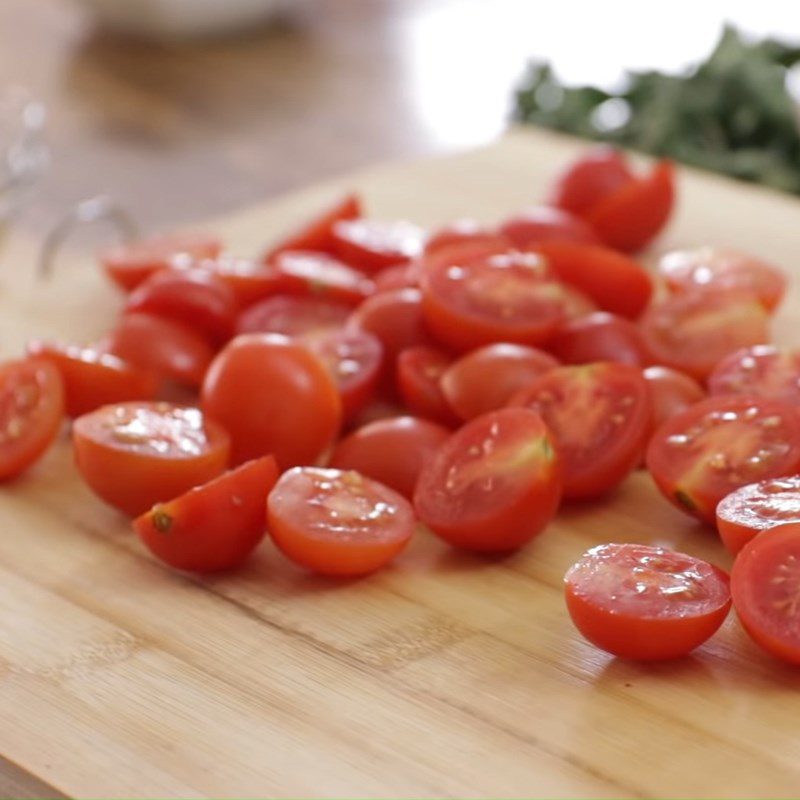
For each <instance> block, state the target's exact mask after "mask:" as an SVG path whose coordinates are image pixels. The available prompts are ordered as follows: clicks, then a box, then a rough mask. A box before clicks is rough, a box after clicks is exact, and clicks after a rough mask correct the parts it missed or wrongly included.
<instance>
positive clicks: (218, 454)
mask: <svg viewBox="0 0 800 800" xmlns="http://www.w3.org/2000/svg"><path fill="white" fill-rule="evenodd" d="M72 437H73V444H74V447H75V462H76V464H77V465H78V469H79V471H80V473H81V475H82V476H83V479H84V480H85V481H86V483H87V484H88V485H89V488H90V489H92V491H93V492H94V493H95V494H96V495H97V496H98V497H100V498H101V499H103V500H105V502H106V503H108V504H109V505H112V506H114V507H115V508H118V509H119V510H120V511H122V512H123V513H125V514H128V515H130V516H132V517H136V516H138V515H139V514H143V513H144V512H145V511H146V510H147V509H149V508H150V507H151V506H154V505H155V504H156V503H159V502H162V501H166V500H170V499H171V498H173V497H177V496H178V495H180V494H183V493H184V492H188V491H189V489H191V488H192V487H194V486H197V485H199V484H201V483H206V482H207V481H210V480H211V479H212V478H216V477H217V476H218V475H220V474H221V473H222V472H223V471H224V470H225V468H226V467H227V465H228V455H229V453H230V437H229V436H228V434H227V433H226V432H225V430H224V429H223V428H222V427H221V426H220V425H218V424H217V423H216V422H214V420H211V419H208V418H207V417H204V416H203V413H202V412H201V411H200V410H199V409H197V408H190V407H188V406H176V405H173V404H171V403H141V402H133V403H119V404H117V405H111V406H103V407H102V408H99V409H97V410H96V411H92V412H91V413H90V414H84V415H83V416H82V417H78V419H76V420H75V424H74V425H73V426H72Z"/></svg>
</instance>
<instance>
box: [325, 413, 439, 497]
mask: <svg viewBox="0 0 800 800" xmlns="http://www.w3.org/2000/svg"><path fill="white" fill-rule="evenodd" d="M450 433H451V431H450V430H449V429H448V428H445V427H444V426H443V425H438V424H437V423H435V422H431V421H430V420H427V419H421V418H419V417H392V418H390V419H379V420H375V421H374V422H370V423H368V424H366V425H363V426H362V427H360V428H358V430H356V431H354V432H353V433H351V434H350V435H349V436H346V437H345V438H344V439H342V440H341V441H340V442H339V443H338V444H337V445H336V447H335V448H334V450H333V453H332V455H331V459H330V463H329V466H331V467H333V468H335V469H341V470H355V471H356V472H360V473H361V474H362V475H366V476H367V477H368V478H372V479H373V480H376V481H378V482H379V483H382V484H384V485H386V486H388V487H390V488H391V489H394V490H395V491H396V492H399V493H400V494H402V495H403V496H404V497H406V498H408V499H409V500H411V499H412V498H413V496H414V487H415V486H416V484H417V478H418V477H419V473H420V472H421V471H422V468H423V466H424V465H425V464H427V463H428V461H430V459H431V458H432V457H433V454H434V453H435V452H436V451H437V450H438V449H439V447H441V445H442V444H444V442H445V441H446V440H447V439H448V438H449V436H450Z"/></svg>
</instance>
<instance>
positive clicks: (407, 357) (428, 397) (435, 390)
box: [396, 345, 459, 427]
mask: <svg viewBox="0 0 800 800" xmlns="http://www.w3.org/2000/svg"><path fill="white" fill-rule="evenodd" d="M452 361H453V359H452V358H451V357H450V356H449V355H448V354H447V353H444V352H442V351H441V350H437V349H436V348H434V347H425V346H424V345H421V346H418V347H408V348H406V349H405V350H403V351H402V352H401V353H400V355H399V356H398V357H397V375H396V382H397V387H398V389H399V391H400V396H401V397H402V398H403V402H404V403H405V405H406V407H407V408H408V410H409V411H411V412H412V414H415V415H417V416H419V417H425V418H426V419H432V420H434V421H436V422H440V423H441V424H442V425H448V426H450V427H454V426H455V425H457V424H458V422H459V420H458V417H456V416H455V414H453V409H452V408H451V407H450V405H449V403H448V402H447V400H446V398H445V396H444V394H442V389H441V387H440V385H439V379H440V378H441V376H442V375H443V373H444V372H445V370H447V368H448V367H449V366H450V364H451V363H452Z"/></svg>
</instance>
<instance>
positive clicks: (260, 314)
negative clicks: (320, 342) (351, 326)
mask: <svg viewBox="0 0 800 800" xmlns="http://www.w3.org/2000/svg"><path fill="white" fill-rule="evenodd" d="M351 311H352V309H351V308H350V306H348V305H347V304H345V303H338V302H335V301H333V300H328V299H327V298H324V297H310V296H309V297H294V296H289V295H282V294H281V295H276V296H275V297H268V298H266V300H261V301H260V302H258V303H256V304H255V305H252V306H250V308H248V309H246V310H245V311H243V312H242V313H241V314H240V315H239V318H238V320H237V321H236V332H237V333H240V334H241V333H280V334H283V335H284V336H305V335H306V334H319V333H322V332H326V331H330V330H334V329H336V328H341V327H342V325H344V323H345V322H346V321H347V319H348V318H349V316H350V312H351Z"/></svg>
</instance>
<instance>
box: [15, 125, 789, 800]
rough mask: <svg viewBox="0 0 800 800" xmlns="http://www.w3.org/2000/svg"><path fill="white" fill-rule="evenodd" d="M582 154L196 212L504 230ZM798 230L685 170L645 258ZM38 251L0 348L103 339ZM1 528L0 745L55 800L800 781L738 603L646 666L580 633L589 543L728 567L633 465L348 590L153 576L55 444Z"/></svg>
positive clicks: (758, 787)
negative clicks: (41, 267) (537, 533)
mask: <svg viewBox="0 0 800 800" xmlns="http://www.w3.org/2000/svg"><path fill="white" fill-rule="evenodd" d="M580 146H581V145H579V144H577V143H575V142H572V141H570V140H567V139H562V138H557V137H554V136H552V135H547V134H543V133H532V132H528V131H525V132H514V133H512V134H510V135H509V136H508V137H506V138H505V139H504V140H502V141H501V142H500V143H498V144H497V145H494V146H492V147H489V148H487V149H484V150H480V151H476V152H472V153H468V154H464V155H459V156H454V157H448V158H444V159H438V160H432V161H424V162H417V163H411V164H398V165H393V166H388V167H380V168H376V169H372V170H369V171H367V172H363V173H360V174H355V175H352V176H350V177H349V178H347V179H344V180H340V181H335V182H332V183H329V184H326V185H322V186H319V187H316V188H313V189H310V190H307V191H305V192H302V193H300V194H295V195H292V196H289V197H287V198H285V199H283V200H281V201H279V202H276V203H271V204H267V205H261V206H258V207H254V208H251V209H249V210H245V211H242V212H241V213H237V214H235V215H233V216H231V217H228V218H225V219H220V220H217V221H215V222H213V223H209V224H210V226H211V227H212V228H215V229H217V230H219V231H220V232H221V233H223V234H224V235H225V236H226V237H227V238H228V240H229V242H230V243H231V247H232V248H233V249H234V250H236V251H238V252H242V253H248V252H253V251H255V250H257V249H260V248H261V247H263V245H264V244H265V243H266V241H267V240H268V239H269V238H270V237H271V236H274V235H276V234H277V233H278V232H279V231H281V230H282V229H283V228H284V227H285V226H287V225H290V224H291V223H293V222H295V221H297V220H299V219H302V218H303V217H304V216H305V215H307V214H309V213H310V212H312V211H313V210H314V209H315V208H317V207H319V206H321V205H323V204H324V203H325V202H327V201H328V200H330V199H331V198H333V197H335V196H336V195H337V194H338V193H339V192H341V191H343V190H344V189H347V188H357V189H358V190H360V191H363V192H364V194H365V197H366V199H367V205H368V207H369V208H370V209H372V210H373V211H374V213H375V214H376V215H378V216H387V217H394V216H404V217H407V218H410V219H412V220H414V221H417V222H419V223H422V224H426V225H433V224H436V223H439V222H442V221H444V220H447V219H449V218H452V217H456V216H461V215H464V214H467V213H469V214H472V215H475V216H477V217H478V218H480V219H485V220H487V221H492V220H496V219H498V218H499V217H500V216H502V215H503V214H504V213H506V212H508V211H511V210H514V209H517V208H519V207H520V206H522V205H524V204H526V203H529V202H532V201H535V200H536V199H537V198H538V197H540V196H541V195H542V192H543V189H544V186H545V185H546V183H547V181H548V180H549V179H550V178H551V177H552V175H553V173H554V171H555V170H556V169H557V168H558V166H559V165H560V164H562V163H563V162H564V161H565V160H567V159H568V158H569V157H571V156H572V155H573V154H574V153H575V152H576V150H577V149H578V148H579V147H580ZM798 219H800V204H799V203H798V202H797V201H796V200H793V199H791V198H787V197H784V196H778V195H775V194H771V193H769V192H766V191H763V190H759V189H756V188H752V187H745V186H743V185H739V184H733V183H730V182H728V181H726V180H723V179H719V178H712V177H709V176H707V175H702V174H698V173H690V172H686V173H682V176H681V205H680V211H679V214H678V216H677V218H676V220H675V223H674V224H673V226H672V227H671V229H670V231H669V232H668V234H667V235H666V236H665V238H664V239H663V241H661V242H659V248H666V247H669V246H673V245H686V244H701V243H709V242H714V243H718V244H725V245H729V246H736V247H742V248H746V249H750V250H754V251H756V252H758V253H759V254H761V255H763V256H764V257H766V258H771V259H773V260H775V261H776V262H778V263H782V264H784V265H786V266H787V267H789V268H790V269H793V268H794V262H793V259H794V255H795V243H794V239H795V234H794V231H795V230H796V227H797V222H798ZM34 254H35V243H34V242H33V241H32V240H31V239H30V238H28V237H26V236H25V235H23V234H22V233H21V232H19V231H18V232H17V233H16V234H14V235H12V236H11V237H9V239H8V241H7V242H6V243H5V248H4V249H3V250H2V251H0V270H2V271H1V272H0V275H1V276H2V283H1V284H0V304H2V309H3V313H2V317H1V318H0V343H1V345H2V354H3V356H4V357H5V356H7V355H9V354H10V353H13V352H14V351H15V350H16V349H18V348H19V347H20V346H21V345H22V342H23V341H24V339H25V338H26V337H27V336H29V335H31V334H34V333H39V334H41V333H50V334H53V335H60V336H62V337H67V338H72V339H81V338H92V337H94V336H97V335H98V334H100V333H101V332H102V330H103V327H104V325H105V324H106V322H107V320H108V319H109V318H110V316H111V315H112V314H113V313H114V309H115V306H116V304H118V300H117V299H116V297H115V295H114V294H113V292H112V291H111V289H109V288H108V287H107V286H105V285H104V283H103V281H102V278H101V277H100V276H99V275H98V274H97V272H96V271H95V269H94V267H93V265H92V263H91V261H90V260H89V259H88V258H87V257H86V256H85V255H81V254H78V253H73V254H71V255H70V256H69V257H68V258H67V259H66V260H65V261H64V263H63V264H62V269H60V270H59V272H58V274H57V276H56V278H55V280H54V281H53V283H51V284H48V285H46V286H44V287H42V286H39V285H36V284H35V283H34V281H33V280H32V279H31V276H30V273H29V271H28V267H29V265H30V260H31V259H32V258H33V256H34ZM12 267H13V268H12ZM799 324H800V298H798V294H797V288H796V286H795V287H794V288H793V289H792V293H791V297H790V300H789V302H788V304H787V307H786V308H785V309H784V310H783V311H782V312H781V314H780V317H779V320H778V324H777V329H778V337H779V338H781V339H783V340H784V341H794V342H796V343H797V342H800V328H799V327H798V325H799ZM0 530H2V532H3V535H2V536H0V722H2V724H0V757H2V758H5V759H7V760H8V761H9V762H12V763H13V764H15V765H17V766H18V768H19V769H21V770H23V771H24V773H27V774H28V775H31V776H33V777H34V778H35V779H36V780H38V781H43V782H45V784H46V785H49V786H51V787H53V788H54V789H55V790H56V791H58V792H60V793H63V794H64V795H67V796H71V797H98V796H102V797H126V796H128V797H129V796H137V797H291V796H311V797H337V796H339V797H341V796H347V797H392V796H393V797H420V796H428V797H449V796H470V797H490V796H494V797H497V796H503V797H575V796H582V797H593V798H603V797H632V798H635V797H661V796H673V797H726V798H737V797H752V796H760V797H792V796H796V794H797V789H798V786H800V740H799V739H798V738H797V737H796V736H795V735H794V731H795V728H796V719H797V717H798V714H799V713H800V699H798V694H797V687H798V678H797V673H796V671H794V670H791V669H789V668H787V667H783V666H781V665H780V664H777V663H775V662H773V661H772V660H770V659H769V658H768V657H766V656H764V655H762V654H761V653H760V652H758V651H757V650H756V649H755V647H754V646H752V645H751V644H750V643H749V641H748V640H747V639H746V637H745V636H744V635H743V634H742V632H741V631H740V629H739V627H738V625H737V623H736V621H735V620H734V619H733V618H731V619H730V620H729V621H728V622H727V623H726V624H725V626H724V627H723V630H722V631H721V632H720V633H719V634H718V635H717V636H716V637H715V638H714V639H713V640H712V641H711V642H709V643H708V644H707V645H706V646H704V647H703V648H701V649H700V650H698V651H697V652H696V654H694V655H693V656H691V657H689V658H687V659H684V660H682V661H680V662H677V663H675V664H669V665H657V666H649V667H648V666H641V665H636V664H628V663H624V662H621V661H617V660H615V659H613V658H611V657H609V656H606V655H605V654H603V653H601V652H599V651H597V650H595V649H594V648H592V647H591V646H590V645H588V644H587V643H586V642H584V641H583V640H582V639H581V638H580V637H579V636H578V635H577V634H576V633H575V631H574V630H573V629H572V627H571V625H570V624H569V620H568V618H567V615H566V612H565V609H564V607H563V600H562V595H561V588H560V586H561V578H562V575H563V572H564V570H565V569H566V567H567V566H568V565H569V564H570V563H571V562H572V561H573V560H574V559H575V558H576V557H577V556H578V555H579V554H580V553H581V552H582V551H583V550H585V549H586V548H587V547H589V546H591V545H593V544H596V543H599V542H604V541H609V540H626V541H647V542H658V543H662V544H667V545H670V546H674V547H677V548H679V549H682V550H685V551H687V552H690V553H693V554H696V555H700V556H704V557H708V558H711V559H712V560H714V561H715V562H716V563H718V564H720V565H722V566H728V565H729V560H728V558H727V557H726V556H725V554H724V552H723V550H722V548H721V546H720V545H719V543H718V541H717V540H716V538H715V536H714V535H713V534H712V533H711V532H709V531H706V530H704V529H701V528H700V527H698V526H697V525H695V524H694V523H693V522H691V521H690V520H688V519H687V518H685V517H683V516H682V515H681V514H680V513H679V512H677V511H676V510H674V509H673V508H672V507H671V506H669V505H668V504H667V503H666V502H665V501H664V500H663V499H662V498H661V497H660V496H658V494H657V492H656V491H655V490H654V488H653V486H652V485H651V483H650V480H649V478H648V477H647V475H645V474H642V473H640V474H637V475H634V476H632V477H631V478H630V479H629V480H627V481H626V482H625V484H624V485H623V486H622V487H620V489H619V491H618V492H617V493H616V494H615V495H614V497H613V498H612V499H611V500H609V501H608V502H604V503H599V504H589V505H579V506H573V507H568V508H566V509H564V511H563V512H562V513H561V515H560V516H559V518H558V520H557V521H556V522H555V523H554V524H553V525H551V527H550V529H549V530H548V531H547V532H546V533H545V534H544V535H542V536H541V537H540V538H539V539H538V540H537V541H535V542H534V543H533V544H532V545H531V546H529V547H528V548H526V549H525V550H523V551H522V552H520V553H518V554H516V555H514V556H512V557H509V558H507V559H504V560H499V561H486V560H483V559H479V558H475V557H472V556H469V555H466V554H461V553H458V552H455V551H453V550H451V549H449V548H447V547H446V546H445V545H443V544H442V543H440V542H438V541H436V540H434V539H433V538H432V537H430V536H429V535H427V534H425V533H424V532H421V533H420V534H419V536H418V537H417V538H416V540H415V541H414V543H413V544H412V546H411V548H410V549H409V550H408V551H407V552H406V553H404V554H403V555H402V557H401V558H399V559H398V561H397V563H396V564H395V565H394V566H393V567H392V568H391V569H388V570H386V571H384V572H382V573H380V574H378V575H376V576H374V577H371V578H369V579H365V580H361V581H356V582H352V583H339V582H331V581H325V580H321V579H317V578H313V577H310V576H308V575H306V574H305V573H303V572H301V571H299V570H297V569H294V568H293V567H291V566H290V565H288V564H286V563H285V562H284V561H283V560H282V559H281V557H280V556H279V554H278V553H277V552H276V551H275V550H274V548H272V547H271V546H270V545H269V544H265V545H264V546H263V547H262V548H261V549H260V550H259V552H258V553H257V555H256V557H255V558H254V559H253V561H252V562H251V563H250V564H249V565H248V566H247V567H246V568H245V569H243V570H242V571H240V572H238V573H236V574H230V575H220V576H216V577H213V578H208V579H199V578H195V577H192V576H182V575H176V574H173V573H170V572H169V571H167V570H165V569H164V568H162V567H161V566H160V565H158V564H156V563H154V562H153V561H152V560H151V559H150V558H149V556H148V555H146V554H145V553H144V551H143V550H142V548H141V547H140V546H139V544H138V542H137V541H136V540H135V539H134V538H133V537H132V535H131V533H130V531H129V528H128V525H127V523H126V521H125V520H123V519H122V518H120V517H119V516H118V515H117V514H115V513H114V512H112V511H110V510H109V509H107V508H105V507H103V506H102V505H101V504H100V503H99V502H98V501H97V500H95V499H94V498H93V497H92V496H91V495H90V494H89V492H88V490H87V489H86V488H85V487H84V486H83V485H82V484H81V482H80V480H79V479H78V477H77V476H76V474H75V472H74V470H73V468H72V465H71V455H70V452H69V447H68V444H67V441H66V433H65V435H64V439H63V440H62V441H61V442H60V443H59V444H58V446H57V447H55V448H54V449H53V450H52V451H51V452H50V453H49V454H48V455H47V456H46V458H45V459H44V460H43V461H42V462H41V464H40V465H39V466H37V467H36V468H35V469H34V470H32V471H31V472H30V473H29V474H28V475H27V476H25V477H23V478H22V479H20V480H19V481H17V482H15V483H14V484H13V485H8V486H5V487H3V488H2V489H0ZM7 783H8V782H7ZM13 785H14V784H11V786H13ZM0 787H3V788H5V787H4V786H3V784H2V783H0ZM45 794H46V790H40V792H39V794H38V795H37V794H32V795H31V796H44V795H45Z"/></svg>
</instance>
